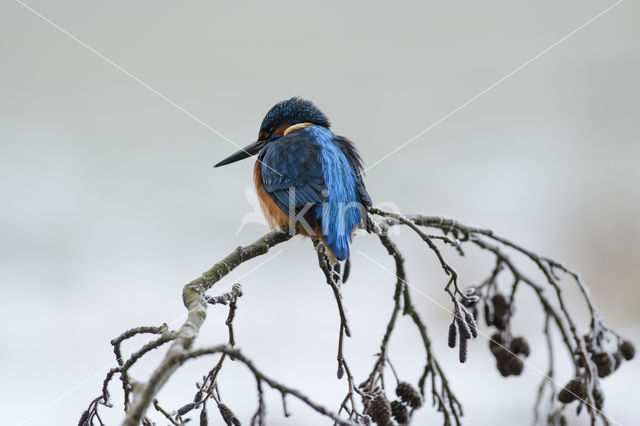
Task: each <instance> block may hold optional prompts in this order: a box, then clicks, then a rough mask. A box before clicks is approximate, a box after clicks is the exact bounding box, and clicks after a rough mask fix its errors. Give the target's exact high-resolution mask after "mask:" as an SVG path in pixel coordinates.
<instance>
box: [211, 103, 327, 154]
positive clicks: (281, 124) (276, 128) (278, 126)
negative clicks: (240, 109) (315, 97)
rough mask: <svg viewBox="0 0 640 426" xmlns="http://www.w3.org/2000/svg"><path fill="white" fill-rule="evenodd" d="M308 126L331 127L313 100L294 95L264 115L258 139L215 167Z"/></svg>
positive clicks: (258, 150) (256, 151)
mask: <svg viewBox="0 0 640 426" xmlns="http://www.w3.org/2000/svg"><path fill="white" fill-rule="evenodd" d="M307 126H322V127H327V128H328V127H329V119H328V118H327V116H326V115H324V114H323V113H322V111H320V110H319V109H318V108H317V107H316V106H315V105H314V104H313V103H312V102H311V101H307V100H305V99H300V98H298V97H294V98H291V99H287V100H285V101H282V102H278V103H277V104H275V105H274V106H273V107H272V108H271V109H270V110H269V112H267V115H265V116H264V119H263V120H262V124H261V125H260V131H259V132H258V140H257V141H255V142H253V143H252V144H250V145H247V146H245V147H244V148H242V149H240V150H239V151H238V152H236V153H234V154H231V155H230V156H229V157H227V158H225V159H224V160H222V161H220V162H219V163H218V164H216V165H215V166H214V167H220V166H224V165H226V164H231V163H235V162H236V161H239V160H242V159H244V158H248V157H250V156H252V155H255V154H257V153H259V152H260V151H261V150H262V148H264V146H265V145H266V144H268V143H269V142H270V141H273V140H276V139H278V138H279V137H281V136H283V135H286V134H288V133H290V132H291V131H293V130H297V129H300V128H303V127H307Z"/></svg>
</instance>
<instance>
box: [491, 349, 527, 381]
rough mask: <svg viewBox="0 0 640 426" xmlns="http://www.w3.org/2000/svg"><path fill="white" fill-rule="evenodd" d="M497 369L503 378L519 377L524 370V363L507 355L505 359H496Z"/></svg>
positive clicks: (515, 357)
mask: <svg viewBox="0 0 640 426" xmlns="http://www.w3.org/2000/svg"><path fill="white" fill-rule="evenodd" d="M507 353H508V352H507ZM497 367H498V371H499V372H500V374H502V376H504V377H509V376H519V375H520V374H522V370H524V363H523V362H522V360H520V358H518V357H517V356H514V355H511V354H509V355H508V356H506V357H505V358H498V362H497Z"/></svg>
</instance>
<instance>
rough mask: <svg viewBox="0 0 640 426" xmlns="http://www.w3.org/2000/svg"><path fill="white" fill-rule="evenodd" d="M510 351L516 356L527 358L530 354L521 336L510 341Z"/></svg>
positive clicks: (527, 344)
mask: <svg viewBox="0 0 640 426" xmlns="http://www.w3.org/2000/svg"><path fill="white" fill-rule="evenodd" d="M510 349H511V351H512V352H513V353H515V354H518V355H524V356H529V355H530V354H531V349H530V348H529V343H527V341H526V340H525V338H524V337H522V336H519V337H516V338H514V339H513V340H512V341H511V345H510Z"/></svg>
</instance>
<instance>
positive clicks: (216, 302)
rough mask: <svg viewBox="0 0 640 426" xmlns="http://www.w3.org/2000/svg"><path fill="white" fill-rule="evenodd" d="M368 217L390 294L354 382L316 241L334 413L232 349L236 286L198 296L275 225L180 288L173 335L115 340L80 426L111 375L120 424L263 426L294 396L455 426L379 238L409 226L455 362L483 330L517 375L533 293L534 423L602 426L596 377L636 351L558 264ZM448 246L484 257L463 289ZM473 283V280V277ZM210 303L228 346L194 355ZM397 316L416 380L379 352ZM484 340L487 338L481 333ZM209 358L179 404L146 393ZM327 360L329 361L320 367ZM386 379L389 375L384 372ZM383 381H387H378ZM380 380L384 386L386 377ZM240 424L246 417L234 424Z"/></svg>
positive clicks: (273, 237)
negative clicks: (569, 301) (330, 329)
mask: <svg viewBox="0 0 640 426" xmlns="http://www.w3.org/2000/svg"><path fill="white" fill-rule="evenodd" d="M369 214H370V215H372V216H373V217H374V218H375V219H377V220H376V223H377V225H376V227H375V234H376V238H378V240H379V241H380V243H381V244H382V246H383V247H384V248H385V249H386V251H387V253H388V254H389V256H391V258H392V260H393V262H394V264H395V276H396V280H395V289H394V293H393V298H392V299H391V301H390V303H391V304H392V307H393V309H392V311H391V315H390V317H389V319H388V322H387V326H386V328H385V329H383V330H381V331H380V332H381V334H382V339H381V341H380V346H379V347H378V348H372V349H371V350H372V353H375V359H374V362H373V365H372V366H371V369H370V373H369V374H368V375H366V377H360V378H356V377H355V376H354V375H353V373H352V370H351V368H350V365H349V362H348V361H347V359H346V358H345V356H344V352H343V348H344V346H345V345H346V344H347V343H348V340H347V338H348V337H350V336H351V332H350V329H349V324H348V318H347V316H346V314H345V308H344V306H343V299H342V293H341V286H342V284H343V283H344V281H345V280H346V278H347V277H348V275H349V263H348V262H347V263H346V264H344V265H343V266H342V270H340V269H341V268H340V266H339V265H334V264H331V262H329V261H328V259H327V256H326V253H325V252H324V245H322V244H316V251H317V254H318V264H319V266H320V269H321V270H322V272H323V273H324V276H325V279H326V283H327V284H328V286H329V287H330V288H331V292H332V294H333V296H334V298H335V300H336V305H337V314H338V315H339V319H340V325H339V330H338V342H337V370H336V376H337V378H336V379H337V380H343V381H344V382H345V388H346V393H345V396H344V398H342V399H341V401H340V402H339V404H337V406H336V407H335V411H334V410H332V409H331V408H328V407H325V406H322V405H320V404H318V403H316V402H315V401H314V400H313V399H312V398H311V397H310V396H308V395H307V394H305V393H304V392H302V391H299V390H296V389H293V388H290V387H288V386H287V385H286V384H284V383H282V382H280V381H278V380H276V379H275V378H272V377H271V376H269V375H268V374H267V373H265V372H263V371H262V370H261V369H259V367H258V366H257V365H255V364H254V363H253V362H252V361H251V360H250V359H249V358H248V357H247V355H246V354H244V353H242V352H241V351H239V350H238V349H237V348H236V346H235V345H236V342H235V337H234V332H233V321H234V318H235V316H236V315H237V311H238V305H239V301H240V299H241V297H242V289H241V287H240V285H239V284H236V285H234V286H233V289H232V290H231V291H229V292H228V293H224V294H222V295H220V296H216V297H212V296H210V295H207V294H206V292H207V290H209V289H211V288H212V287H213V286H214V285H215V284H216V283H217V282H218V281H220V280H221V279H222V278H223V277H224V276H225V275H227V274H228V273H229V272H230V271H231V270H233V269H234V268H235V267H237V266H238V265H240V264H241V263H243V262H246V261H248V260H251V259H253V258H255V257H257V256H261V255H264V254H265V253H267V252H268V250H269V249H270V248H271V247H273V246H275V245H277V244H281V243H284V242H286V241H287V240H289V239H290V238H291V237H292V236H293V234H294V233H289V232H287V230H277V231H272V232H270V233H268V234H266V235H265V236H264V237H262V238H261V239H259V240H258V241H256V242H255V243H253V244H250V245H248V246H245V247H238V248H237V249H236V250H234V251H233V252H232V253H231V254H230V255H229V256H227V257H226V258H225V259H223V260H222V261H220V262H219V263H217V264H216V265H214V266H213V267H212V268H211V269H209V270H208V271H206V272H205V273H204V274H202V276H201V277H200V278H198V279H196V280H194V281H192V282H190V283H188V284H187V285H186V286H185V287H184V289H183V293H182V298H183V302H184V305H185V307H186V308H187V310H188V316H187V320H186V321H185V323H184V324H183V325H182V326H181V327H180V329H178V330H169V329H168V327H167V326H166V324H163V325H161V326H159V327H137V328H133V329H131V330H128V331H126V332H124V333H122V334H121V335H120V336H118V337H117V338H115V339H113V340H112V341H111V343H112V345H113V350H114V354H115V358H116V362H117V366H116V367H114V368H112V369H111V370H110V371H109V372H108V373H107V376H106V377H105V380H104V382H103V386H102V391H101V393H100V395H98V396H97V397H96V398H94V399H93V400H92V401H91V402H90V403H89V406H88V408H87V410H86V411H85V412H84V413H82V416H81V418H80V422H79V425H80V426H88V425H97V424H99V425H103V424H104V423H103V421H102V419H101V417H100V410H103V409H106V408H111V407H113V406H114V403H116V402H115V401H113V400H112V398H111V396H110V393H109V388H110V387H113V386H115V383H114V382H115V380H114V378H115V377H116V376H117V378H118V379H119V380H120V383H121V387H122V389H123V394H124V400H123V401H121V403H118V405H119V406H121V407H122V409H123V410H124V421H123V425H126V426H134V425H139V424H143V425H146V426H151V425H154V424H155V423H154V422H153V421H152V420H151V417H152V414H151V413H149V411H150V410H153V411H155V415H153V417H154V418H159V419H161V424H166V422H169V423H170V424H172V425H182V424H185V423H187V422H189V421H190V422H191V424H193V423H199V424H200V425H201V426H203V425H208V424H209V423H211V424H226V425H240V424H241V421H246V420H248V422H250V423H251V424H252V425H253V424H256V425H264V424H267V420H266V406H265V405H266V404H265V393H266V392H274V391H275V392H276V393H278V394H279V395H280V397H281V400H282V410H283V413H284V415H285V416H287V417H288V416H289V415H290V413H289V411H288V409H287V400H288V399H297V400H299V401H300V402H302V403H303V404H306V405H307V406H308V407H310V408H311V409H313V410H314V411H315V412H316V413H317V414H318V415H319V416H324V417H327V420H328V422H329V423H333V424H338V425H355V424H373V423H375V424H378V425H390V424H399V425H401V424H408V423H410V422H411V418H412V416H413V415H414V413H415V412H416V410H419V409H426V408H424V406H425V405H431V406H432V407H434V408H435V409H436V410H437V411H438V412H440V413H441V415H442V422H443V424H445V425H451V424H456V425H459V424H461V423H462V417H463V410H462V402H461V401H459V400H458V399H457V397H456V396H455V394H454V392H453V384H452V383H451V382H450V381H449V380H448V379H447V376H446V374H445V372H444V371H443V369H442V367H441V365H440V363H439V362H438V359H437V358H436V356H435V353H434V350H433V347H432V345H431V340H430V337H429V335H428V333H427V325H426V324H425V323H424V321H423V320H422V317H421V315H420V312H418V311H417V309H416V307H415V305H414V303H413V299H412V291H411V286H410V285H409V283H408V281H407V276H406V272H405V266H404V257H403V256H402V254H401V252H400V249H399V248H398V247H397V246H396V244H395V243H394V242H393V240H392V239H391V237H390V235H389V232H388V231H389V229H390V228H392V227H396V226H406V227H408V228H409V229H411V230H412V231H413V232H414V233H415V234H416V235H417V237H418V238H420V239H421V240H422V241H423V242H424V243H425V245H426V247H427V249H428V250H429V252H430V253H431V254H432V255H433V256H435V258H436V259H437V261H438V263H439V265H440V267H441V268H442V272H443V277H444V279H443V282H442V284H443V287H444V291H445V292H446V294H447V295H448V296H449V299H450V304H451V305H450V312H451V324H450V325H449V328H448V331H449V333H448V342H447V343H448V346H449V347H451V348H456V347H457V351H458V358H459V360H460V362H465V361H466V359H467V357H468V356H472V354H470V353H469V351H468V349H467V342H468V341H469V340H470V339H474V338H477V337H478V335H482V336H484V337H487V338H488V346H489V350H490V351H491V353H492V354H493V356H494V357H495V361H496V368H497V370H498V371H499V373H500V374H501V375H503V376H505V377H506V376H518V375H520V374H521V373H522V371H523V369H524V368H526V362H525V359H526V357H528V356H529V354H530V352H531V348H530V346H529V343H528V341H527V339H526V338H525V336H521V335H517V334H515V333H514V332H513V330H514V329H515V328H516V327H515V326H514V324H515V323H516V322H517V320H518V318H517V315H516V309H515V307H516V305H517V303H530V301H529V300H527V299H526V297H527V295H522V294H521V291H520V290H521V289H523V288H529V289H530V290H532V291H533V295H534V298H535V300H537V302H538V304H539V305H540V308H541V310H542V312H543V314H544V315H543V324H541V325H542V327H543V332H544V334H545V337H546V346H547V348H546V352H547V354H548V359H549V367H548V370H547V372H546V376H545V377H544V379H543V380H542V382H541V383H540V386H539V387H538V389H537V393H536V395H537V397H536V405H535V410H534V415H535V420H536V422H538V423H547V424H563V423H564V422H565V418H564V413H565V411H566V409H567V408H568V407H570V405H573V404H574V402H575V405H577V410H578V412H581V411H584V412H585V413H583V415H584V416H587V417H588V418H589V419H590V421H591V423H592V424H595V423H598V422H600V423H603V424H608V417H607V415H606V414H605V413H604V412H603V411H602V410H603V407H604V401H605V396H604V394H603V392H602V390H601V387H600V381H601V379H603V378H605V377H607V376H608V375H610V374H612V373H613V372H614V371H616V370H617V369H618V368H620V367H621V365H623V364H624V362H626V361H630V360H631V359H633V358H634V356H635V348H634V346H633V344H632V343H631V342H630V341H628V340H625V339H624V338H623V337H621V336H619V335H618V334H617V333H616V332H614V331H613V330H611V329H609V328H607V327H606V326H605V325H604V324H603V322H602V319H601V318H600V315H599V314H598V311H597V310H596V307H595V305H594V303H593V301H592V300H591V297H590V295H589V291H588V289H587V288H586V286H585V285H584V283H583V282H582V281H581V279H580V277H579V275H578V274H577V273H576V272H574V271H573V270H571V269H569V268H568V267H566V266H565V265H563V264H561V263H559V262H556V261H554V260H552V259H549V258H546V257H543V256H540V255H538V254H536V253H533V252H531V251H529V250H527V249H525V248H523V247H521V246H520V245H518V244H515V243H513V242H512V241H510V240H508V239H505V238H502V237H500V236H498V235H496V234H495V233H494V232H493V231H491V230H488V229H482V228H476V227H473V226H468V225H464V224H462V223H460V222H457V221H455V220H452V219H446V218H442V217H431V216H423V215H409V216H403V215H399V214H395V213H391V212H386V211H383V210H380V209H376V208H370V209H369ZM445 246H449V247H452V248H453V249H454V250H455V252H456V253H457V255H458V256H461V257H464V256H465V249H466V248H467V247H476V248H479V249H480V250H482V251H485V252H488V253H490V254H491V255H492V257H493V262H494V263H493V264H492V265H489V267H488V268H487V269H488V272H487V275H486V277H484V278H481V279H480V280H478V279H477V277H469V279H467V277H465V280H466V281H468V282H479V283H480V284H478V285H476V286H474V287H471V288H466V289H462V288H461V287H460V284H459V277H458V273H457V272H456V271H455V269H454V268H453V267H451V266H450V264H449V262H448V261H447V259H446V258H445V256H444V255H443V251H442V247H445ZM514 255H519V256H520V257H524V258H525V259H526V262H528V263H530V264H533V265H535V267H536V270H537V271H538V273H537V274H536V275H537V276H538V277H536V278H534V277H531V276H529V275H527V274H525V273H523V272H522V267H521V266H519V265H518V263H517V262H515V261H514V259H513V258H514ZM502 276H506V277H507V279H508V280H509V282H510V283H511V285H510V286H509V288H500V286H499V285H498V278H499V277H502ZM473 278H476V279H475V280H474V279H473ZM567 283H570V285H573V286H576V287H577V288H578V290H579V291H580V294H581V296H582V299H583V302H584V304H585V306H586V307H587V309H588V312H589V315H590V321H589V323H588V324H578V323H577V322H576V320H575V319H574V317H573V316H572V315H571V313H570V312H569V310H568V308H567V306H566V300H565V295H564V293H563V287H564V286H566V285H567ZM209 305H211V306H212V308H214V309H227V312H228V314H227V319H226V321H225V324H224V326H225V327H226V329H227V336H228V337H227V341H226V342H221V343H220V344H218V345H216V346H210V347H200V348H194V341H195V339H196V338H197V337H198V334H199V331H200V327H201V326H202V324H203V323H204V321H205V320H206V317H207V309H208V307H209ZM403 316H405V317H407V318H408V320H409V322H410V323H411V324H413V326H414V327H416V329H417V331H418V333H419V336H420V338H419V341H417V342H416V345H417V346H419V347H421V348H422V351H423V353H424V364H423V366H422V373H421V374H420V376H419V377H414V378H406V377H399V376H398V374H397V372H396V370H395V369H394V367H393V363H392V359H391V357H390V355H389V353H388V346H389V341H390V339H391V337H392V335H393V333H394V331H395V330H396V325H397V323H398V319H399V318H400V317H403ZM480 318H482V319H483V320H484V323H485V326H484V327H479V325H478V323H477V321H479V319H480ZM551 333H557V335H558V336H560V339H559V340H560V342H561V348H556V347H554V340H553V339H552V337H551ZM140 334H151V335H155V336H156V337H155V338H153V339H151V340H150V341H149V342H148V343H146V344H145V345H143V346H142V347H140V348H139V349H138V350H136V351H134V352H132V353H130V354H129V355H128V356H127V357H124V356H123V355H122V349H121V345H122V343H123V342H124V341H126V340H127V339H130V338H131V337H133V336H136V335H140ZM489 336H490V337H489ZM166 344H170V346H169V348H168V349H167V350H166V353H165V356H164V358H163V360H162V361H161V362H160V364H159V365H158V366H157V367H156V369H155V370H154V371H153V373H152V374H151V376H150V377H148V378H147V379H146V381H141V382H138V381H134V380H133V379H132V378H131V375H130V369H131V367H132V366H133V365H134V364H136V363H138V362H145V360H146V358H145V355H146V354H147V353H149V352H150V351H153V350H156V349H159V348H161V347H162V346H165V345H166ZM560 350H562V351H564V353H565V354H566V356H567V357H568V358H569V359H570V360H571V363H572V365H573V371H571V372H560V373H562V374H561V375H560V377H558V373H559V372H558V371H556V369H555V368H554V362H553V360H554V356H555V354H556V353H557V352H558V351H560ZM204 357H206V358H212V361H211V367H210V369H209V370H208V371H206V372H204V374H203V376H202V379H201V380H200V381H198V382H197V383H195V385H194V387H193V388H192V389H191V390H185V391H184V392H185V399H184V401H171V402H170V406H171V407H173V408H171V409H167V408H164V407H165V405H164V404H165V402H163V403H162V404H161V403H160V402H159V401H158V399H157V394H158V392H159V391H160V389H161V388H162V386H164V385H165V384H166V383H167V382H168V380H169V379H170V378H171V376H172V375H173V373H174V372H175V371H176V370H177V369H178V368H180V367H181V366H182V365H183V364H184V363H185V362H187V361H189V360H191V359H196V358H204ZM230 362H233V363H239V364H241V365H243V366H244V367H246V368H247V369H248V370H249V372H250V373H251V374H252V375H253V378H254V382H255V392H256V399H257V403H256V409H255V411H254V412H253V413H252V414H251V415H247V413H238V412H236V411H234V408H233V407H234V401H227V400H224V401H223V398H222V394H221V392H220V389H221V388H222V387H224V383H223V382H222V381H220V380H219V372H220V371H221V370H222V369H223V368H224V366H225V365H227V364H228V363H230ZM327 362H329V360H327ZM389 373H390V374H389ZM385 377H386V378H387V381H385ZM389 377H392V378H393V380H392V381H391V382H390V381H389V380H388V378H389ZM557 380H561V381H565V380H566V382H564V383H566V385H564V386H563V387H560V386H557V385H556V384H557ZM242 418H244V419H245V420H241V419H242Z"/></svg>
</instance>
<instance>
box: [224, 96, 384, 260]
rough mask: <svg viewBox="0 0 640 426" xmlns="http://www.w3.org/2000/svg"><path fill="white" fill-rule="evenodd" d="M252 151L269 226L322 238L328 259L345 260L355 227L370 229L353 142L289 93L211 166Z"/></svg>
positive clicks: (360, 165)
mask: <svg viewBox="0 0 640 426" xmlns="http://www.w3.org/2000/svg"><path fill="white" fill-rule="evenodd" d="M254 155H257V160H256V163H255V166H254V172H253V180H254V184H255V187H256V192H257V194H258V199H259V202H260V207H261V209H262V212H263V214H264V216H265V218H266V220H267V223H268V224H269V226H270V228H271V229H276V228H280V227H284V226H288V227H291V225H293V226H295V227H296V229H297V230H298V232H299V233H301V234H302V235H306V236H308V237H311V238H312V239H313V240H314V241H321V242H322V243H324V246H325V247H326V255H327V257H328V259H329V260H330V261H331V263H334V264H335V263H336V262H338V261H342V260H348V258H349V245H350V243H351V239H352V234H353V233H354V232H355V230H356V228H358V227H362V228H364V229H366V230H367V231H368V232H371V230H372V229H373V223H372V221H371V219H370V218H369V216H368V214H367V207H369V206H371V204H372V202H371V197H370V196H369V193H368V192H367V189H366V187H365V184H364V181H363V176H362V175H363V171H364V166H363V162H362V158H361V157H360V154H359V153H358V150H357V149H356V147H355V145H354V144H353V143H352V142H351V141H350V140H349V139H347V138H346V137H343V136H338V135H336V134H335V133H333V131H332V130H331V127H330V122H329V119H328V118H327V116H326V115H325V114H324V113H323V112H322V111H320V109H318V107H316V106H315V105H314V104H313V102H311V101H309V100H305V99H302V98H300V97H293V98H290V99H286V100H283V101H281V102H278V103H277V104H275V105H274V106H273V107H272V108H271V109H270V110H269V111H268V112H267V114H266V115H265V116H264V119H263V120H262V124H261V125H260V130H259V132H258V140H257V141H255V142H253V143H251V144H249V145H247V146H245V147H244V148H242V149H240V150H239V151H237V152H235V153H234V154H232V155H230V156H228V157H227V158H225V159H224V160H222V161H220V162H219V163H217V164H216V165H215V166H214V167H221V166H224V165H227V164H231V163H235V162H237V161H240V160H242V159H245V158H249V157H251V156H254Z"/></svg>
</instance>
